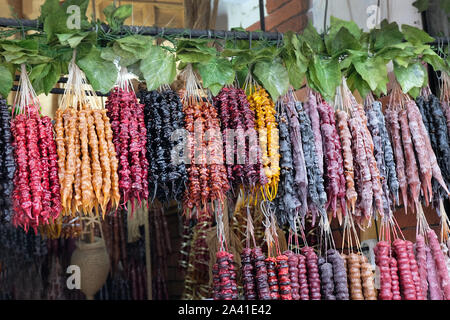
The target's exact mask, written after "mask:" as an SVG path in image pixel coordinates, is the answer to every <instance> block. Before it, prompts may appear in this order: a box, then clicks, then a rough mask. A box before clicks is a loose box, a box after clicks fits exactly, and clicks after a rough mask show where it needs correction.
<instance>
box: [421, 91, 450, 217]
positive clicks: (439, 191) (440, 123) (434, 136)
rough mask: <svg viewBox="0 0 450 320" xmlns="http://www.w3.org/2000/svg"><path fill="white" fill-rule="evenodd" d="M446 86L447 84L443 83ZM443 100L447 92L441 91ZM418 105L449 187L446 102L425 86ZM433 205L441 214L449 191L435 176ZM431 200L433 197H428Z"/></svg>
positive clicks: (449, 166)
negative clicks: (441, 208) (441, 203)
mask: <svg viewBox="0 0 450 320" xmlns="http://www.w3.org/2000/svg"><path fill="white" fill-rule="evenodd" d="M443 88H445V85H443ZM441 99H442V101H444V100H445V92H444V91H442V92H441ZM416 104H417V107H418V108H419V110H420V114H421V116H422V121H423V124H424V125H425V128H426V131H427V134H428V137H429V140H430V143H431V148H432V149H433V152H434V154H435V155H436V160H437V164H438V166H439V168H440V170H441V174H442V178H443V180H444V182H445V185H446V187H447V188H449V186H450V145H449V132H448V128H447V118H446V117H445V113H444V112H445V108H448V107H446V106H445V103H441V101H440V100H439V99H438V98H437V97H436V96H435V95H434V94H432V93H431V91H430V89H429V88H428V87H427V88H423V89H422V91H421V95H420V96H418V97H417V99H416ZM431 183H432V191H433V198H432V205H433V206H434V207H435V208H436V209H437V211H438V214H440V212H439V211H440V202H441V201H442V200H443V199H446V198H448V192H447V191H446V190H445V189H444V187H443V186H441V185H440V184H439V181H438V180H437V179H436V178H434V177H433V179H432V182H431ZM426 200H431V199H426Z"/></svg>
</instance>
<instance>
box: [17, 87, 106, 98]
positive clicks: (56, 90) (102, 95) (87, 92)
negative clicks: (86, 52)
mask: <svg viewBox="0 0 450 320" xmlns="http://www.w3.org/2000/svg"><path fill="white" fill-rule="evenodd" d="M18 89H19V87H18V86H12V88H11V91H17V90H18ZM64 90H65V89H63V88H53V89H52V90H50V93H53V94H64ZM95 93H96V94H97V96H99V97H108V96H109V93H107V94H104V93H101V92H99V91H95ZM86 94H88V95H90V94H91V92H90V91H87V90H86Z"/></svg>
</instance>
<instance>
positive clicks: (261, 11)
mask: <svg viewBox="0 0 450 320" xmlns="http://www.w3.org/2000/svg"><path fill="white" fill-rule="evenodd" d="M259 24H260V27H261V30H262V31H263V32H265V31H266V20H265V18H264V0H259Z"/></svg>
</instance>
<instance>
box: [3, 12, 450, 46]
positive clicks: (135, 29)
mask: <svg viewBox="0 0 450 320" xmlns="http://www.w3.org/2000/svg"><path fill="white" fill-rule="evenodd" d="M21 26H23V27H29V28H35V29H40V30H42V27H43V26H42V24H40V23H39V21H38V20H25V19H11V18H0V27H21ZM261 27H262V26H261ZM101 29H102V30H103V31H104V32H108V31H109V30H110V28H109V27H108V26H107V25H105V24H103V25H102V26H101ZM163 30H164V35H172V36H173V35H177V36H179V37H180V38H203V37H205V38H207V37H208V36H209V35H210V34H211V35H212V37H216V38H224V39H225V38H227V39H235V38H236V39H238V40H250V38H251V39H252V40H261V39H266V40H275V41H276V40H277V39H278V35H279V34H278V33H277V32H245V31H225V30H210V33H208V30H199V29H192V30H191V29H180V28H158V27H145V26H123V27H122V30H121V31H122V33H123V34H126V33H129V32H132V33H139V34H142V35H148V36H157V35H161V34H163ZM438 40H439V41H440V43H441V44H448V38H446V37H435V41H434V42H432V43H431V44H438Z"/></svg>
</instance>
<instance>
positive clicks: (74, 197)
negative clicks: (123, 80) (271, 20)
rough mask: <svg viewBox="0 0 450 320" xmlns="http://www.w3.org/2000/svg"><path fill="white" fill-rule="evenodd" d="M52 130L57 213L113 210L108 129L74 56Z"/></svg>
mask: <svg viewBox="0 0 450 320" xmlns="http://www.w3.org/2000/svg"><path fill="white" fill-rule="evenodd" d="M86 90H88V92H91V93H90V94H87V93H86ZM55 131H56V146H57V152H58V166H59V170H58V174H59V181H60V183H61V204H62V209H63V210H62V212H63V214H64V215H72V216H75V215H78V214H84V215H93V214H94V212H95V214H96V215H98V214H99V212H100V211H101V214H102V215H103V216H104V215H105V214H106V212H107V211H108V210H115V209H116V208H117V207H118V206H119V203H120V191H119V175H118V168H119V161H118V159H117V156H116V149H115V146H114V142H113V130H112V127H111V124H110V119H109V117H108V115H107V110H106V109H102V108H101V107H100V105H99V101H97V98H96V96H95V92H94V91H93V90H92V87H90V86H89V85H88V83H87V80H86V78H85V75H84V73H83V72H82V71H81V70H80V69H79V67H78V66H77V65H76V63H75V54H74V57H73V59H72V61H71V63H70V65H69V77H68V81H67V84H66V88H65V92H64V96H63V98H62V101H61V103H60V105H59V108H58V110H57V111H56V115H55ZM93 211H94V212H93Z"/></svg>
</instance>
